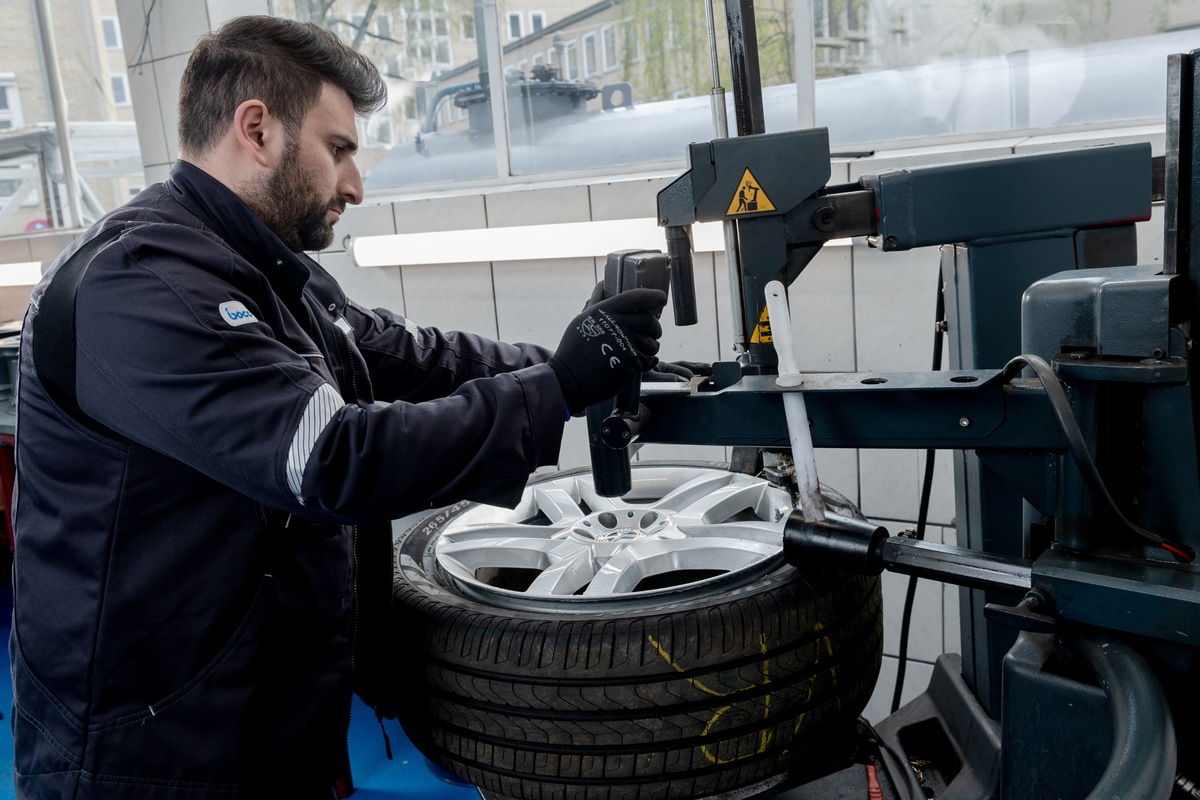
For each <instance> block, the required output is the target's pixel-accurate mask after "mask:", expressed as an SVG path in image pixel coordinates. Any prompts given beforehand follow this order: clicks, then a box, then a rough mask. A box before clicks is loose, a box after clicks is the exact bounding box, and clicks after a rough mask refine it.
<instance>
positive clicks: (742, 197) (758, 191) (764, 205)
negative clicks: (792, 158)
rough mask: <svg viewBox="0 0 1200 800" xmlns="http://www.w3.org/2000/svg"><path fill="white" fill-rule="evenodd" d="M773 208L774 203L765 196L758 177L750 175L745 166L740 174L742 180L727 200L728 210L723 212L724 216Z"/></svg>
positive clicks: (754, 212) (753, 212)
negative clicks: (730, 198)
mask: <svg viewBox="0 0 1200 800" xmlns="http://www.w3.org/2000/svg"><path fill="white" fill-rule="evenodd" d="M774 210H775V204H774V203H772V202H771V201H770V199H768V198H767V194H766V192H764V191H763V190H762V186H760V185H759V183H758V179H756V178H755V177H754V176H753V175H751V174H750V169H749V168H747V169H746V171H745V173H743V175H742V182H741V183H739V184H738V188H737V191H736V192H734V194H733V199H732V200H730V201H729V210H728V211H726V212H725V216H727V217H734V216H737V215H738V214H757V213H758V212H760V211H774Z"/></svg>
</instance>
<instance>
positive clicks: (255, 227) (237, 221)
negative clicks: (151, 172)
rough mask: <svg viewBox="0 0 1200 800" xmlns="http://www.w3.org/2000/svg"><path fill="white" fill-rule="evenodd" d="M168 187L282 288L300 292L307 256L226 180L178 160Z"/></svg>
mask: <svg viewBox="0 0 1200 800" xmlns="http://www.w3.org/2000/svg"><path fill="white" fill-rule="evenodd" d="M166 187H167V191H169V192H170V193H171V196H172V197H173V198H175V200H176V201H177V202H179V204H180V205H182V206H183V207H184V208H186V209H187V210H188V211H190V212H192V213H193V214H194V215H196V216H197V217H198V218H199V219H200V220H201V221H202V222H203V223H204V224H205V225H206V226H207V227H208V228H210V229H211V230H212V231H213V232H214V233H216V234H217V235H218V236H220V237H221V238H222V239H223V240H224V241H225V242H226V244H228V245H229V246H230V247H232V248H233V249H234V250H236V251H237V252H238V254H240V255H241V256H242V257H243V258H245V259H246V260H247V261H249V262H250V263H251V264H253V265H254V266H256V267H257V268H258V269H259V270H260V271H261V272H262V273H263V274H264V275H266V276H267V278H268V280H270V281H271V283H272V284H273V285H274V286H275V287H276V291H279V290H281V289H285V288H286V289H291V290H293V291H295V292H297V293H298V292H300V291H301V290H302V289H303V288H304V285H305V284H306V283H307V282H308V278H309V274H310V273H309V269H308V265H307V263H306V261H307V258H306V257H305V256H304V255H303V254H301V253H293V252H292V251H291V250H289V249H288V248H287V246H286V245H285V244H284V243H283V242H282V241H280V239H279V237H278V236H276V235H275V234H274V233H272V232H271V230H270V229H269V228H267V226H266V225H264V224H263V222H262V220H260V219H259V218H258V215H257V214H255V213H254V212H253V211H252V210H251V209H250V206H248V205H246V203H245V202H244V201H243V200H242V199H241V198H240V197H238V196H237V195H236V194H234V193H233V191H231V190H230V189H229V188H228V187H227V186H225V184H223V183H221V182H220V181H218V180H217V179H216V178H214V177H212V176H211V175H209V174H208V173H207V172H205V171H204V170H202V169H200V168H199V167H197V166H195V165H194V164H189V163H188V162H186V161H176V162H175V166H174V167H173V168H172V169H171V175H170V177H169V178H168V179H167V181H166Z"/></svg>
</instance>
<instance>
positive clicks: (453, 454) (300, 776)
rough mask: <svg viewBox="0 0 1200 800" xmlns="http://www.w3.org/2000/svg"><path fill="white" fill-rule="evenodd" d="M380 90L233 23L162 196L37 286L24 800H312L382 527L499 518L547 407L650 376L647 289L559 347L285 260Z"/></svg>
mask: <svg viewBox="0 0 1200 800" xmlns="http://www.w3.org/2000/svg"><path fill="white" fill-rule="evenodd" d="M384 97H385V89H384V86H383V84H382V82H381V81H380V78H379V76H378V74H377V72H376V71H375V69H374V68H373V67H372V66H371V64H370V63H369V62H368V61H366V60H365V59H363V58H361V57H360V56H359V55H357V54H356V53H354V52H353V51H351V50H349V48H346V47H345V46H344V45H342V44H341V43H340V42H339V41H338V40H337V39H336V38H335V37H333V36H331V35H330V34H328V33H327V32H325V31H322V30H320V29H318V28H316V27H315V26H312V25H303V24H299V23H295V22H290V21H286V20H280V19H273V18H269V17H246V18H240V19H236V20H233V21H231V22H230V23H228V24H227V25H225V26H224V27H222V28H221V29H220V30H219V31H217V32H216V33H215V34H212V35H209V36H206V37H204V38H203V39H202V40H201V42H200V43H199V44H198V46H197V47H196V50H195V51H194V53H193V55H192V57H191V59H190V60H189V63H188V66H187V69H186V70H185V73H184V76H183V80H182V85H181V93H180V125H179V136H180V153H181V160H180V162H179V163H178V164H177V165H176V167H175V168H174V170H173V171H172V174H171V177H170V179H169V180H167V181H166V182H165V183H164V184H161V185H157V186H153V187H150V188H149V189H147V190H146V191H145V192H143V193H142V194H140V195H139V196H138V197H136V198H135V199H133V200H132V201H131V202H130V203H129V204H128V205H127V206H125V207H124V208H121V209H118V210H117V211H115V212H113V213H112V214H110V215H109V216H108V217H107V218H106V219H103V220H101V221H100V222H98V223H97V224H96V225H95V226H94V227H93V228H92V230H90V231H88V232H87V233H86V234H85V235H84V236H83V237H82V238H81V240H80V241H79V242H77V243H75V244H74V245H72V247H70V248H68V251H67V252H65V253H64V254H63V256H61V257H60V258H59V260H58V262H56V264H55V265H54V266H53V267H52V269H51V271H50V272H48V273H47V276H46V278H45V279H44V280H43V281H42V283H41V284H40V285H39V286H38V288H37V290H36V291H35V292H34V297H33V301H32V303H31V306H30V312H29V315H28V317H27V319H26V322H25V326H24V328H23V332H22V359H21V375H20V391H19V411H18V414H19V420H20V421H19V423H18V424H19V434H18V437H17V463H18V472H19V474H20V485H19V488H18V491H17V501H16V522H15V526H16V542H17V544H16V562H15V568H14V591H15V600H14V603H15V611H14V626H13V635H12V638H11V642H10V651H11V653H12V662H13V681H14V692H15V702H14V713H13V730H14V739H15V743H16V756H15V772H16V782H17V790H18V796H19V797H23V798H50V797H54V798H80V799H82V798H106V799H107V798H139V800H158V799H159V798H217V797H219V798H242V797H247V798H249V797H254V798H264V797H286V798H289V799H291V800H295V799H296V798H309V797H320V798H328V797H329V796H330V795H331V787H332V786H333V784H334V781H335V779H336V777H337V776H338V774H339V772H338V771H339V765H340V763H341V761H340V759H341V758H342V757H343V756H344V750H345V735H346V727H347V725H348V720H349V708H350V701H351V697H350V695H351V682H352V679H353V677H354V671H355V669H356V667H357V666H358V665H353V664H352V654H353V652H354V649H355V646H356V645H357V644H358V643H357V642H356V641H355V635H356V633H357V632H358V630H359V627H358V626H359V624H360V623H359V621H358V620H359V614H360V611H361V609H360V607H359V604H358V601H359V599H360V596H359V594H358V592H359V585H358V583H357V582H356V576H357V575H358V574H359V573H360V571H361V570H362V569H365V568H367V565H366V564H365V563H364V559H363V558H361V556H362V555H363V553H364V552H365V551H366V550H367V549H370V548H373V547H375V548H377V547H379V545H380V542H383V545H384V547H383V549H384V551H385V552H386V549H387V544H388V541H389V540H388V539H387V536H388V526H387V525H386V524H382V525H381V524H379V521H386V520H389V519H393V518H396V517H399V516H401V515H403V514H405V513H407V512H409V511H412V510H415V509H418V508H422V507H430V506H435V505H440V504H444V503H448V502H451V501H455V500H459V499H464V498H469V499H473V500H478V501H483V502H490V503H498V504H510V505H511V504H513V503H515V502H516V500H517V498H518V497H519V496H520V492H521V490H522V487H523V485H524V483H525V480H526V478H527V477H528V474H529V473H530V472H531V471H532V470H534V469H535V468H537V467H538V466H540V465H544V464H549V463H554V461H555V460H556V457H557V451H558V446H559V441H560V437H561V434H562V427H563V423H564V419H565V418H566V416H567V414H566V413H564V409H565V410H567V411H569V412H571V413H578V412H579V411H580V410H581V409H582V408H584V407H585V406H586V405H588V404H590V403H593V402H596V401H598V400H600V399H602V398H604V397H608V396H611V395H613V394H615V392H616V391H617V390H618V389H619V388H620V387H621V386H622V385H624V384H626V383H627V382H628V381H629V380H631V379H632V378H633V377H634V376H635V375H637V374H638V372H639V371H640V370H643V369H646V368H647V367H649V366H651V365H652V364H653V361H654V359H653V356H654V353H655V352H656V351H657V349H658V342H657V338H658V336H659V333H660V329H659V325H658V322H657V320H656V314H657V313H658V312H659V311H660V310H661V308H662V306H663V304H664V302H665V296H664V295H663V293H662V292H654V291H650V290H638V291H635V292H627V293H625V294H624V295H621V296H619V297H617V298H613V299H610V300H607V301H603V302H601V303H599V304H598V305H593V306H591V307H590V308H589V310H588V311H586V312H585V313H583V314H581V315H579V317H577V318H576V319H575V320H574V321H573V322H572V323H571V325H570V326H569V327H568V330H567V332H566V333H565V334H564V335H563V339H562V342H561V343H560V345H559V347H558V349H557V350H556V351H555V352H554V353H553V354H551V353H550V352H549V351H547V350H544V349H542V348H539V347H536V346H533V345H508V344H503V343H499V342H494V341H490V340H487V339H484V338H482V337H478V336H473V335H468V334H453V333H442V332H439V331H437V330H436V329H423V328H420V327H417V326H416V325H414V324H412V323H410V322H408V321H406V320H404V319H402V318H401V317H399V316H397V315H395V314H392V313H390V312H388V311H383V310H374V311H372V310H367V309H365V308H362V307H360V306H358V305H356V304H355V303H354V302H352V301H350V300H348V299H347V298H346V297H345V296H344V294H343V293H342V291H341V290H340V288H339V287H338V285H337V284H336V282H335V281H334V280H333V279H332V278H331V277H330V276H329V275H328V274H327V273H325V272H324V271H323V270H322V269H321V268H320V267H319V266H318V265H317V264H316V263H315V262H314V261H312V260H311V259H309V258H307V257H306V256H304V255H303V254H302V252H301V251H303V250H313V249H319V248H322V247H325V246H327V245H328V244H329V242H330V241H331V237H332V228H333V225H334V224H335V223H336V222H337V220H338V219H339V217H340V216H341V214H342V211H343V210H344V208H345V207H346V205H347V204H349V203H358V202H360V201H361V200H362V182H361V179H360V176H359V172H358V169H357V167H356V166H355V164H354V161H353V155H354V150H355V147H356V127H355V120H356V113H358V114H361V113H367V112H370V111H372V110H374V109H376V108H378V107H379V106H380V105H381V104H382V103H383V101H384ZM585 331H586V332H587V336H585V333H584V332H585ZM589 337H590V338H589ZM610 359H612V360H611V362H610ZM376 401H388V402H389V404H388V405H383V404H381V403H378V402H376ZM396 644H397V646H398V645H399V643H396Z"/></svg>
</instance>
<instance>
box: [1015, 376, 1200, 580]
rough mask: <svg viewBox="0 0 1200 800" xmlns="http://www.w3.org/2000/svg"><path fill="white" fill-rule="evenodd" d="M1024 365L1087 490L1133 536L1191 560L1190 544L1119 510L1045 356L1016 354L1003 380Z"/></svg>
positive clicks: (1193, 553)
mask: <svg viewBox="0 0 1200 800" xmlns="http://www.w3.org/2000/svg"><path fill="white" fill-rule="evenodd" d="M1023 366H1025V367H1029V368H1030V369H1032V370H1033V372H1034V374H1035V375H1036V376H1037V379H1038V381H1039V382H1041V384H1042V387H1043V388H1044V389H1045V390H1046V399H1048V400H1049V401H1050V409H1051V410H1052V411H1053V412H1054V417H1055V419H1056V420H1057V421H1058V426H1059V428H1060V429H1061V430H1062V432H1063V435H1064V436H1065V437H1066V439H1067V449H1068V450H1069V451H1070V453H1071V457H1072V458H1073V459H1074V460H1075V465H1076V466H1078V467H1079V472H1080V473H1081V474H1082V475H1083V481H1084V483H1085V484H1086V485H1087V487H1088V490H1089V491H1091V493H1092V496H1093V497H1094V498H1095V499H1096V500H1097V501H1098V502H1100V503H1101V504H1102V505H1104V506H1105V507H1106V508H1107V509H1108V510H1109V512H1110V513H1111V514H1112V515H1113V516H1115V517H1116V518H1117V519H1118V520H1120V521H1121V523H1122V524H1124V525H1125V527H1127V528H1128V529H1129V530H1130V531H1131V532H1133V533H1134V534H1135V535H1137V536H1139V537H1140V538H1142V539H1143V540H1145V541H1146V542H1149V543H1150V544H1152V545H1154V546H1155V547H1160V548H1162V549H1163V550H1166V551H1167V552H1168V553H1170V554H1171V555H1173V556H1175V558H1176V559H1178V560H1180V561H1183V562H1185V563H1190V562H1192V561H1194V560H1195V558H1196V551H1195V550H1193V549H1192V548H1191V547H1189V546H1188V545H1186V544H1183V543H1182V542H1176V541H1172V540H1170V539H1167V538H1166V537H1164V536H1160V535H1158V534H1157V533H1151V532H1150V531H1148V530H1146V529H1145V528H1142V527H1141V526H1139V525H1137V524H1135V523H1134V522H1133V521H1131V520H1130V519H1129V518H1128V517H1126V516H1125V515H1124V514H1123V513H1122V512H1121V509H1120V508H1119V507H1118V506H1117V503H1116V501H1115V500H1113V497H1112V495H1111V494H1109V493H1108V487H1106V486H1105V485H1104V478H1103V477H1102V476H1101V475H1100V470H1099V468H1098V467H1097V466H1096V462H1095V460H1094V459H1093V458H1092V453H1091V451H1090V450H1088V446H1087V440H1086V439H1085V438H1084V436H1083V431H1082V430H1080V428H1079V422H1078V421H1077V420H1076V419H1075V414H1074V412H1073V411H1072V410H1071V400H1070V398H1068V397H1067V391H1066V389H1064V388H1063V384H1062V381H1060V380H1059V379H1058V376H1057V375H1055V374H1054V370H1053V369H1052V368H1051V366H1050V364H1049V363H1047V362H1046V360H1045V359H1043V358H1041V357H1040V356H1034V355H1019V356H1017V357H1016V358H1014V359H1012V360H1011V361H1009V362H1008V363H1007V364H1005V365H1004V369H1003V370H1002V372H1001V374H1002V376H1003V379H1004V380H1005V382H1008V381H1011V380H1012V379H1013V378H1014V377H1015V376H1016V375H1017V374H1018V373H1019V372H1020V370H1021V367H1023Z"/></svg>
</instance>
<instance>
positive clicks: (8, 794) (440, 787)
mask: <svg viewBox="0 0 1200 800" xmlns="http://www.w3.org/2000/svg"><path fill="white" fill-rule="evenodd" d="M0 620H2V623H0V653H3V656H2V661H3V670H4V678H3V679H0V712H2V713H3V714H4V719H3V721H0V800H14V799H15V797H16V791H15V790H14V788H13V771H12V761H13V759H12V752H13V742H12V729H11V728H10V727H9V715H10V714H11V713H12V680H11V678H10V677H9V676H10V675H11V671H10V669H9V662H8V631H9V627H10V625H11V621H12V589H11V588H10V587H8V586H4V587H0ZM384 725H385V726H386V730H387V735H388V739H389V740H390V741H391V743H392V759H391V760H390V761H389V760H388V757H387V751H386V748H385V747H384V741H383V733H382V731H380V729H379V723H378V722H376V721H375V713H374V712H373V711H371V709H369V708H367V707H366V706H365V705H363V703H362V701H360V700H359V699H358V698H355V699H354V707H353V711H352V712H351V717H350V737H349V741H350V773H351V778H352V779H353V781H354V788H355V792H354V794H353V795H352V796H353V798H354V800H479V792H478V791H476V790H475V789H473V788H471V787H469V786H462V785H460V784H452V783H449V782H447V781H445V780H442V779H441V778H440V777H438V775H436V774H435V773H434V772H433V771H432V770H431V769H430V767H429V765H428V764H426V762H425V758H424V757H423V756H422V755H421V754H420V753H419V752H417V750H416V748H414V747H413V746H412V744H411V743H410V742H409V741H408V739H407V737H405V735H404V732H403V731H402V730H401V729H400V726H399V725H398V724H397V723H396V722H395V720H385V721H384Z"/></svg>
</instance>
